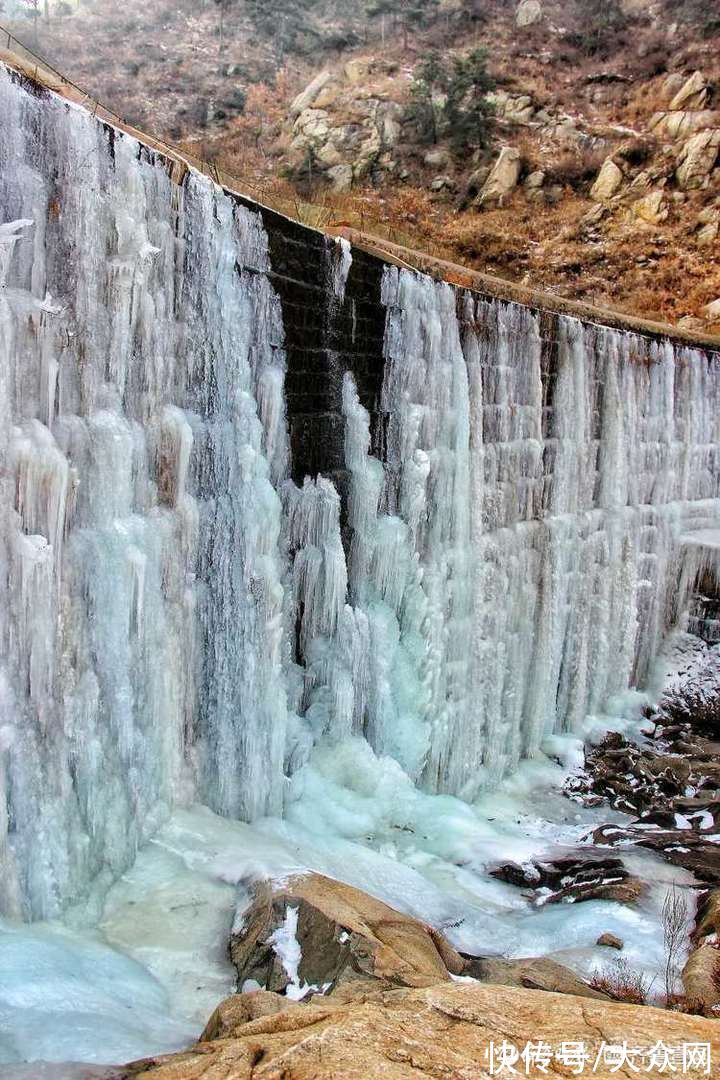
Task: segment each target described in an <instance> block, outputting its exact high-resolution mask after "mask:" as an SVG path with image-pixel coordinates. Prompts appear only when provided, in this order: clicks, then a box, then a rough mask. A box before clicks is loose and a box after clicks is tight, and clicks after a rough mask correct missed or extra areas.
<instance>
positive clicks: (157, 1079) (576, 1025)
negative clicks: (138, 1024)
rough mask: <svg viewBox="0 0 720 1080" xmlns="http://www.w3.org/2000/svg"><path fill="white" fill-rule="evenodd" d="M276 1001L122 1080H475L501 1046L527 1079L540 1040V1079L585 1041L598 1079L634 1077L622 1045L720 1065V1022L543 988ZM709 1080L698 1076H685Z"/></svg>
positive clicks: (222, 1019) (559, 1072)
mask: <svg viewBox="0 0 720 1080" xmlns="http://www.w3.org/2000/svg"><path fill="white" fill-rule="evenodd" d="M270 997H271V995H267V994H249V995H241V996H239V997H236V998H230V999H229V1000H228V1001H227V1002H224V1003H223V1005H221V1006H220V1008H219V1009H218V1010H217V1011H216V1013H215V1015H214V1016H213V1017H212V1018H211V1020H210V1023H209V1024H208V1027H207V1029H206V1031H205V1033H204V1035H203V1037H202V1038H201V1040H200V1042H199V1043H197V1044H196V1045H195V1046H194V1047H192V1048H191V1049H190V1050H188V1051H185V1052H183V1053H180V1054H175V1055H169V1056H165V1057H159V1058H150V1059H147V1060H145V1061H140V1062H135V1063H134V1064H132V1065H129V1066H126V1067H125V1069H123V1070H122V1071H120V1072H118V1074H117V1080H121V1078H122V1080H130V1078H134V1077H148V1078H149V1080H200V1078H203V1080H209V1078H210V1077H218V1078H225V1077H227V1078H229V1077H232V1078H233V1080H279V1078H280V1077H287V1078H290V1077H292V1080H323V1078H328V1080H330V1078H333V1080H337V1078H340V1077H342V1078H343V1080H368V1078H370V1077H380V1076H382V1077H383V1078H384V1080H406V1078H408V1077H411V1076H417V1077H435V1078H439V1077H442V1078H444V1080H470V1078H474V1077H484V1076H489V1075H493V1073H494V1074H496V1075H497V1073H498V1065H497V1058H496V1056H495V1055H496V1054H497V1049H496V1048H497V1047H499V1046H501V1045H502V1044H505V1045H506V1046H507V1047H508V1048H509V1049H508V1050H507V1054H508V1055H509V1057H510V1059H511V1060H512V1055H513V1052H515V1053H517V1055H518V1056H517V1057H515V1058H514V1061H515V1064H516V1066H517V1071H518V1072H519V1073H520V1074H521V1075H525V1066H524V1062H523V1060H522V1059H521V1058H520V1055H521V1054H522V1053H523V1051H525V1050H526V1047H527V1045H528V1044H532V1045H533V1046H535V1047H537V1046H538V1042H541V1043H542V1044H543V1045H546V1046H547V1047H548V1050H546V1051H545V1054H546V1057H545V1059H544V1060H545V1065H544V1069H543V1071H542V1072H537V1068H536V1065H535V1064H531V1067H530V1069H529V1070H528V1071H529V1074H530V1075H536V1074H537V1075H546V1076H550V1077H560V1076H562V1077H567V1076H569V1075H572V1074H573V1071H574V1070H573V1068H572V1067H571V1065H570V1064H568V1059H567V1057H566V1056H565V1054H566V1051H564V1050H563V1048H562V1047H563V1044H565V1045H566V1046H567V1044H568V1043H581V1044H582V1053H583V1055H585V1056H583V1057H582V1058H581V1060H580V1064H581V1066H582V1067H583V1068H584V1069H585V1070H586V1071H587V1073H588V1074H589V1073H591V1072H592V1075H593V1076H594V1077H596V1078H598V1080H610V1078H611V1077H616V1076H618V1075H623V1076H626V1075H635V1073H634V1072H632V1071H630V1069H629V1068H628V1067H625V1068H624V1069H623V1070H622V1072H621V1073H618V1064H617V1057H615V1058H613V1056H612V1051H611V1050H610V1049H609V1048H611V1047H613V1046H618V1045H622V1044H625V1045H626V1046H628V1047H632V1048H633V1052H634V1053H636V1054H637V1060H636V1067H637V1070H638V1072H640V1073H642V1074H646V1073H647V1064H648V1062H649V1061H650V1060H651V1059H650V1057H649V1055H650V1053H651V1048H652V1047H653V1046H655V1045H656V1044H658V1043H659V1042H662V1043H663V1044H664V1045H666V1046H672V1047H681V1046H682V1044H683V1043H685V1044H687V1043H699V1044H708V1046H709V1053H710V1056H711V1059H712V1060H714V1061H717V1060H720V1030H719V1029H718V1027H717V1025H716V1024H715V1023H714V1022H713V1021H710V1020H706V1019H702V1018H698V1017H690V1016H680V1015H678V1014H676V1013H672V1012H664V1011H661V1010H659V1009H651V1008H646V1007H642V1006H633V1005H618V1004H614V1003H607V1002H602V1001H588V1000H587V999H586V998H576V997H567V996H562V995H559V994H548V993H546V992H543V991H538V990H523V989H516V988H513V987H500V986H478V985H457V984H454V983H445V982H441V983H439V984H437V985H435V986H430V987H424V988H421V989H414V990H411V989H399V990H391V991H384V992H378V993H372V994H363V995H360V996H359V997H358V998H356V999H355V1000H352V1001H347V1002H338V1003H333V1000H332V998H331V999H322V1000H318V999H316V1000H315V1001H313V1002H311V1003H309V1004H304V1003H301V1004H293V1003H289V1002H287V1001H286V999H283V998H278V999H277V1001H276V1002H271V1001H270V1000H269V999H270ZM243 999H245V1000H243ZM643 1055H644V1056H643ZM506 1060H507V1059H506ZM493 1066H494V1068H493ZM576 1067H577V1063H576ZM491 1068H492V1072H491ZM575 1071H576V1070H575ZM704 1072H705V1070H704V1069H703V1068H702V1067H697V1068H695V1069H690V1070H688V1071H687V1073H686V1075H688V1076H698V1077H699V1076H701V1075H703V1074H704ZM502 1075H512V1072H511V1071H508V1070H505V1072H504V1073H503V1074H502Z"/></svg>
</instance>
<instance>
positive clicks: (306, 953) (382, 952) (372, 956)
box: [230, 874, 465, 992]
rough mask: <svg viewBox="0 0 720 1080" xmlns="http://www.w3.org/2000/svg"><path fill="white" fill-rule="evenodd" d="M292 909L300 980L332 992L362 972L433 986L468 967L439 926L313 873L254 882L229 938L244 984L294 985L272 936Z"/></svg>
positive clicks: (386, 980)
mask: <svg viewBox="0 0 720 1080" xmlns="http://www.w3.org/2000/svg"><path fill="white" fill-rule="evenodd" d="M289 912H291V913H293V914H292V918H293V919H295V917H297V930H296V934H295V936H296V940H297V942H298V943H299V945H300V950H301V954H302V955H301V959H300V963H299V967H298V979H299V986H300V987H315V988H317V989H319V990H322V989H324V990H325V992H327V991H329V990H332V989H335V988H336V987H337V986H338V985H339V984H344V983H346V982H348V981H353V980H355V979H357V978H363V977H365V978H374V979H377V980H379V982H380V985H381V986H428V985H431V984H432V983H435V982H438V981H442V980H449V978H450V974H449V972H452V973H453V974H456V975H459V974H461V972H462V971H463V969H464V967H465V962H464V960H463V958H462V957H461V956H460V954H459V953H457V952H456V951H455V950H454V949H453V948H452V946H451V945H450V944H449V942H447V941H446V940H445V938H444V937H443V936H442V934H441V933H440V932H439V931H437V930H434V929H433V928H431V927H428V926H426V925H425V924H424V923H421V922H419V921H418V920H417V919H413V918H411V917H410V916H408V915H402V914H401V913H400V912H398V911H395V910H393V908H391V907H389V906H388V905H387V904H384V903H383V902H382V901H381V900H376V899H375V898H374V897H372V896H368V895H367V894H366V893H364V892H361V891H360V890H359V889H354V888H353V887H352V886H350V885H346V884H344V883H343V882H340V881H335V880H333V879H331V878H327V877H323V876H322V875H320V874H307V875H302V876H295V877H292V878H290V879H289V881H287V882H283V883H281V884H277V883H276V884H270V883H268V882H263V883H261V884H259V885H256V886H255V888H254V898H253V901H252V904H251V906H250V909H249V910H248V912H247V914H246V915H245V916H244V919H243V924H242V927H241V929H240V930H239V931H235V932H234V933H233V935H232V937H231V941H230V955H231V957H232V960H233V963H234V964H235V967H236V969H237V972H238V985H239V986H242V984H243V983H244V982H245V980H248V979H252V980H255V981H256V982H257V983H259V984H260V986H263V987H265V988H266V989H268V990H273V991H279V992H283V991H286V990H287V989H288V987H289V985H290V978H289V976H288V973H287V971H286V970H285V968H284V966H283V962H282V958H281V956H280V955H279V952H278V950H277V949H276V948H275V947H273V943H272V941H271V940H270V939H271V937H272V935H273V934H274V933H275V932H276V931H278V929H279V928H281V927H283V925H284V924H285V922H286V919H287V918H288V913H289ZM291 992H297V991H291Z"/></svg>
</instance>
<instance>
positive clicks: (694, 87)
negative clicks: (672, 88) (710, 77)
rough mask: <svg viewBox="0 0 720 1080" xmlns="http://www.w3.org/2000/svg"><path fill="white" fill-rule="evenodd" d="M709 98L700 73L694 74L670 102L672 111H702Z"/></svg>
mask: <svg viewBox="0 0 720 1080" xmlns="http://www.w3.org/2000/svg"><path fill="white" fill-rule="evenodd" d="M707 98H708V88H707V84H706V82H705V79H704V78H703V76H702V74H701V73H700V72H699V71H695V72H693V74H692V75H691V76H690V78H689V79H687V80H686V81H685V82H684V83H683V85H682V86H681V87H680V89H679V90H678V92H677V93H676V94H675V97H674V98H673V99H672V101H671V102H670V111H671V112H672V111H673V110H674V109H702V108H704V106H705V102H706V101H707Z"/></svg>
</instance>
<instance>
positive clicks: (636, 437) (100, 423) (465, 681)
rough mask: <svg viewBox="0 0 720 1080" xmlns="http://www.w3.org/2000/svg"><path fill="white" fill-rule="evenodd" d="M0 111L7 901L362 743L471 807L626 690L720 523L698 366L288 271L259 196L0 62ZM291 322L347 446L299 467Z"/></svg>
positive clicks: (468, 299) (346, 270) (35, 895)
mask: <svg viewBox="0 0 720 1080" xmlns="http://www.w3.org/2000/svg"><path fill="white" fill-rule="evenodd" d="M0 116H2V121H0V786H1V787H2V789H3V790H2V796H1V797H0V910H1V911H3V912H7V913H10V914H21V915H23V916H26V917H35V918H37V917H45V916H50V915H54V914H57V913H58V912H59V911H60V910H62V908H63V907H65V906H67V905H69V904H73V903H80V902H85V901H87V899H88V897H89V896H91V895H100V894H101V892H102V888H103V886H104V885H106V884H107V883H108V882H110V881H111V880H113V879H114V878H115V877H117V875H118V874H120V873H122V871H123V870H124V869H125V868H127V867H128V866H129V865H130V864H131V863H132V861H133V859H134V856H135V852H136V850H137V847H138V845H139V844H140V843H142V841H143V840H144V839H145V838H146V837H147V836H148V835H150V833H152V831H153V830H154V829H155V828H156V827H157V825H158V824H159V823H160V822H161V821H162V820H163V819H164V818H165V817H166V816H167V814H168V812H169V810H170V808H171V807H172V806H173V805H177V804H187V803H190V802H192V801H199V802H204V803H207V804H208V805H210V806H211V807H212V808H213V809H215V810H216V811H218V812H220V813H222V814H225V815H228V816H233V817H241V818H244V819H248V820H252V819H254V818H257V817H259V816H262V815H264V814H277V813H280V812H281V811H282V808H283V804H284V801H285V798H286V792H287V787H288V778H289V777H290V776H291V775H293V774H295V775H298V774H301V770H302V769H303V767H304V765H305V764H306V763H307V762H308V761H309V759H310V758H311V756H312V754H313V752H314V748H316V747H318V746H319V745H322V746H323V747H324V748H325V752H326V751H327V746H328V744H329V745H330V746H332V745H333V744H335V743H338V742H339V741H341V740H344V739H347V738H349V737H353V736H354V737H364V738H366V739H367V740H368V742H369V743H370V744H371V746H372V747H373V748H374V749H375V751H376V752H378V753H382V754H388V755H391V756H392V757H394V758H395V759H396V760H397V761H399V762H400V764H401V765H402V767H403V768H404V769H405V771H406V772H407V773H408V774H409V775H410V776H411V777H412V778H413V779H414V780H415V781H416V782H417V783H418V784H420V785H422V786H423V787H424V788H425V789H427V790H429V791H441V792H453V793H457V794H461V795H464V796H465V797H467V798H473V797H474V796H475V795H476V794H477V793H478V791H480V790H481V789H482V788H483V787H486V786H487V785H488V784H491V783H492V782H494V781H495V780H496V779H497V778H498V777H499V776H500V775H502V774H503V773H504V772H506V771H507V770H508V769H512V768H513V767H514V766H515V765H516V764H517V762H518V761H519V760H520V759H521V758H522V757H525V756H529V755H532V754H534V753H536V752H537V750H538V749H539V747H540V745H541V743H542V740H543V738H544V736H545V735H546V734H548V733H550V732H553V731H561V730H573V729H575V728H577V727H578V726H579V725H580V724H581V723H582V721H583V719H584V717H585V716H586V714H587V713H588V712H593V711H596V710H598V709H600V708H601V707H602V705H603V703H604V702H605V701H606V700H607V699H608V697H610V696H611V695H613V694H614V693H616V692H619V691H622V690H624V689H625V688H627V687H628V686H629V685H632V684H635V683H641V682H642V680H643V678H644V675H645V672H646V670H647V667H648V664H649V662H650V660H651V659H652V658H653V656H654V655H655V654H656V652H657V649H658V647H659V645H660V643H661V641H662V638H663V636H664V634H665V632H666V630H667V628H668V626H669V625H670V624H671V623H672V622H673V620H674V619H675V618H676V617H677V614H678V612H681V611H682V608H683V602H684V599H683V595H679V594H678V588H679V584H678V583H680V588H681V590H688V589H690V588H691V585H692V582H691V581H690V580H689V577H688V574H687V573H685V574H684V575H683V573H682V569H683V568H682V553H683V551H685V550H686V548H687V537H688V535H689V534H692V533H693V532H694V531H697V530H706V529H711V528H713V527H717V524H718V521H719V520H720V490H719V485H720V474H719V472H718V469H717V464H716V457H717V453H718V447H719V446H720V408H719V407H718V406H719V405H720V402H719V401H718V397H719V396H720V361H719V360H718V357H717V356H711V355H708V354H705V353H702V352H699V351H693V350H691V349H688V348H686V347H681V346H679V345H673V344H672V343H670V342H669V341H660V340H657V341H656V340H652V339H650V338H645V337H641V336H638V335H635V334H630V333H626V332H622V331H618V330H611V329H608V328H605V327H600V326H593V325H583V324H582V323H580V322H578V321H576V320H574V319H571V318H564V317H553V318H551V319H548V318H546V317H545V316H544V315H542V314H541V313H539V312H535V311H531V310H529V309H527V308H523V307H520V306H517V305H512V304H507V303H503V302H501V301H497V300H489V299H487V298H482V297H480V296H477V295H474V294H471V293H468V292H461V291H458V290H456V289H453V288H451V287H450V286H449V285H446V284H442V283H437V282H434V281H432V280H430V279H429V278H427V277H424V276H422V275H420V274H416V273H413V272H411V271H405V270H403V271H399V270H397V269H395V268H390V267H386V268H384V269H383V268H382V267H381V266H380V265H379V264H378V265H377V267H376V268H375V271H376V280H377V282H378V288H377V290H376V291H374V287H373V286H371V285H369V284H367V281H369V280H370V279H367V281H366V280H365V279H361V278H360V276H358V275H359V271H358V273H357V275H356V266H357V263H356V262H354V257H353V253H352V252H350V250H349V249H348V247H347V245H335V244H334V243H333V242H331V241H324V240H322V239H318V238H317V234H310V233H307V244H306V252H305V254H306V257H307V261H308V280H307V281H305V280H301V279H300V275H298V274H296V275H295V276H293V274H292V272H291V269H288V266H286V265H285V264H286V262H288V259H289V256H288V257H287V258H286V250H285V249H286V248H288V249H289V246H290V240H289V239H287V236H289V233H288V234H287V236H286V234H284V233H282V232H278V231H277V230H282V228H284V226H282V224H281V223H280V224H279V223H278V220H277V218H276V217H273V216H272V215H267V214H262V213H261V212H259V211H258V210H257V209H256V208H254V207H252V206H251V205H250V204H247V203H246V202H245V201H243V200H241V199H238V198H234V197H232V196H230V195H228V194H227V193H225V192H224V191H222V190H221V189H220V188H218V187H216V186H215V185H213V184H211V183H210V182H209V181H208V180H207V179H205V178H202V177H200V176H198V175H197V174H195V173H193V172H190V173H189V174H187V175H186V176H185V177H184V179H183V181H182V183H181V184H180V185H178V184H177V183H175V182H174V181H173V180H172V179H171V177H170V170H169V168H168V163H167V162H166V161H165V160H163V158H162V157H161V156H160V155H159V154H157V153H155V152H153V151H150V150H148V149H146V148H144V147H142V146H141V145H139V144H138V143H137V142H136V141H135V140H134V139H132V138H131V137H129V136H128V135H126V134H123V133H121V132H119V131H115V130H113V129H110V128H107V127H106V126H104V125H103V124H101V123H100V122H99V121H98V120H96V119H95V118H94V117H93V116H91V115H90V114H89V113H87V112H86V111H84V110H82V109H81V108H78V107H77V106H74V105H71V104H69V103H67V102H65V101H63V100H61V99H60V98H59V97H57V96H55V95H53V94H50V93H47V92H44V93H39V92H37V89H36V88H35V89H33V88H32V87H30V86H28V85H27V84H26V83H24V82H23V81H22V80H21V79H20V78H19V77H18V76H16V75H14V74H12V73H10V72H9V71H7V70H6V69H3V68H0ZM288 228H289V225H288ZM293 228H294V230H295V234H294V239H293V240H292V243H293V244H294V245H295V247H296V248H298V249H299V251H300V254H301V255H302V253H303V236H302V231H301V230H300V239H299V240H298V237H297V235H296V234H297V233H298V227H297V226H293ZM316 253H317V258H316ZM365 260H366V262H367V260H368V257H367V256H365ZM311 264H312V265H311ZM313 274H314V275H315V279H316V280H314V281H312V282H311V281H310V280H309V278H310V277H312V275H313ZM363 282H365V283H363ZM303 290H304V291H303ZM298 291H299V292H300V294H301V300H300V301H299V302H293V303H292V304H291V303H290V300H291V299H292V298H293V297H294V295H295V293H296V292H298ZM378 323H380V324H381V326H384V345H383V346H382V356H381V357H380V358H379V362H378V369H377V371H374V372H373V371H370V370H369V369H368V365H369V364H370V361H367V360H363V362H362V363H361V362H360V361H359V360H358V355H359V354H358V352H357V349H358V339H359V338H360V337H361V336H362V334H363V333H367V334H368V335H370V336H371V332H372V329H373V326H375V328H376V329H377V324H378ZM364 327H365V328H366V329H365V330H364V329H363V328H364ZM313 334H315V336H316V337H317V340H318V342H319V345H318V347H317V348H315V347H313V348H311V347H310V338H311V337H312V335H313ZM289 336H291V337H292V338H293V340H294V342H295V344H294V345H293V350H294V351H293V359H292V360H289V359H288V355H289V354H288V339H289ZM298 342H299V343H300V345H301V346H302V348H303V350H304V352H305V354H306V355H305V359H304V361H303V362H304V363H305V362H307V363H308V364H311V363H312V364H315V365H316V366H317V365H319V369H318V370H320V374H319V375H318V374H316V375H314V376H312V378H313V379H314V380H315V383H314V386H313V388H311V387H310V386H309V382H310V380H311V376H310V375H308V376H307V381H308V393H307V394H305V395H301V396H303V400H304V399H305V398H307V402H306V404H305V405H303V408H304V409H305V411H306V419H307V416H309V415H310V414H312V412H313V410H315V412H316V413H318V415H319V416H320V419H321V420H322V422H323V424H325V425H326V427H325V428H324V429H323V430H327V431H329V432H333V431H337V432H338V433H339V434H338V438H339V441H340V451H339V452H340V460H339V465H338V461H337V460H336V459H335V457H333V455H332V454H331V453H330V451H331V449H333V448H332V447H331V446H330V445H328V446H327V447H326V446H325V444H324V443H323V442H320V444H318V441H317V440H315V445H314V446H313V447H312V450H313V454H315V455H316V457H317V458H318V459H319V460H320V461H321V462H322V461H323V460H327V462H328V465H327V468H326V469H325V470H324V471H325V472H326V474H327V475H324V476H323V475H316V474H314V475H311V476H309V477H307V478H306V479H305V480H304V482H299V483H295V482H293V480H291V479H290V477H291V476H296V474H297V462H295V467H293V460H292V458H293V452H292V451H291V445H292V444H293V439H294V437H295V434H296V432H297V415H296V414H297V409H298V405H297V401H298V398H297V384H298V372H297V370H296V366H295V368H293V365H296V360H295V359H294V357H295V355H296V353H297V351H298ZM323 365H324V366H323ZM370 366H372V365H371V364H370ZM290 368H293V372H294V375H293V377H294V384H293V385H294V387H295V389H293V392H292V394H290V393H289V392H288V389H287V380H288V375H289V372H290ZM323 372H324V374H323ZM290 373H291V374H292V372H290ZM301 376H302V377H301V378H300V380H299V381H300V383H302V382H303V380H304V379H305V375H304V374H303V373H301ZM303 389H304V387H303V386H301V390H303ZM318 403H319V404H318ZM290 413H292V415H290ZM303 423H305V420H303ZM293 425H295V426H293ZM308 430H310V429H308ZM335 449H337V447H336V448H335ZM331 459H332V460H331Z"/></svg>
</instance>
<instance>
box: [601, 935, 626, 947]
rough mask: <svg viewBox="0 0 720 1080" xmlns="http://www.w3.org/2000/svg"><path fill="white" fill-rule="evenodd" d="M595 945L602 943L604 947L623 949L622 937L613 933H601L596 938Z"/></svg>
mask: <svg viewBox="0 0 720 1080" xmlns="http://www.w3.org/2000/svg"><path fill="white" fill-rule="evenodd" d="M595 944H596V945H603V946H605V948H606V949H623V948H624V947H625V942H624V941H623V940H622V938H619V937H616V936H615V934H609V933H608V934H601V935H600V937H599V938H598V939H597V941H596V943H595Z"/></svg>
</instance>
